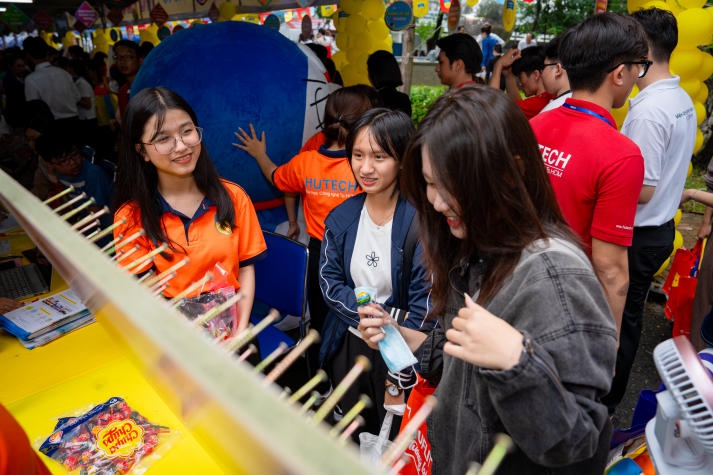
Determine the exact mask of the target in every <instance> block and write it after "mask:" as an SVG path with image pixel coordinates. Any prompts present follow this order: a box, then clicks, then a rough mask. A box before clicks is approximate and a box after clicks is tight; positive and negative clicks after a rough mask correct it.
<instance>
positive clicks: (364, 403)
mask: <svg viewBox="0 0 713 475" xmlns="http://www.w3.org/2000/svg"><path fill="white" fill-rule="evenodd" d="M370 406H371V399H370V398H369V396H367V395H366V394H362V395H361V396H359V400H358V401H357V403H356V404H354V405H353V406H352V408H351V409H349V410H348V411H347V413H346V414H344V416H342V419H341V420H340V421H339V422H337V423H336V424H335V426H334V427H332V430H330V431H329V434H330V435H333V436H336V435H338V434H339V433H340V432H341V431H343V430H344V429H345V428H346V427H347V426H348V425H349V424H350V423H351V422H352V421H353V420H354V419H356V416H358V415H359V413H360V412H361V411H363V410H364V408H366V407H370Z"/></svg>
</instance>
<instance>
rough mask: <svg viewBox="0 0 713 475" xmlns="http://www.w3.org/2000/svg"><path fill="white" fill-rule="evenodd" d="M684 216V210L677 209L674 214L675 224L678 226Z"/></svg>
mask: <svg viewBox="0 0 713 475" xmlns="http://www.w3.org/2000/svg"><path fill="white" fill-rule="evenodd" d="M682 216H683V212H682V211H681V210H680V209H677V210H676V214H674V215H673V225H674V226H678V223H680V222H681V217H682Z"/></svg>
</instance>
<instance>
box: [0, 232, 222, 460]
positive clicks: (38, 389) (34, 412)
mask: <svg viewBox="0 0 713 475" xmlns="http://www.w3.org/2000/svg"><path fill="white" fill-rule="evenodd" d="M8 238H9V240H10V244H11V252H10V253H17V252H19V251H22V250H24V249H27V248H29V247H32V243H31V241H29V239H28V238H27V237H26V236H16V235H13V236H3V237H0V239H8ZM10 253H6V254H10ZM52 280H53V282H52V291H56V290H59V289H61V288H63V287H66V285H65V284H64V282H63V281H62V280H61V277H59V276H56V275H53V279H52ZM113 396H119V397H122V398H124V399H125V400H126V402H127V403H128V404H129V405H130V406H131V407H132V408H134V409H135V410H136V411H138V412H139V413H141V414H142V415H143V416H144V417H146V418H147V419H148V420H149V421H151V422H152V423H154V424H160V425H164V426H168V427H171V428H172V429H175V430H176V431H177V433H178V434H177V436H176V437H174V438H173V439H171V441H170V444H172V445H171V446H170V449H169V450H168V451H166V452H165V453H163V454H162V456H161V458H160V459H159V460H157V461H155V462H154V463H153V464H152V465H151V466H150V469H149V472H148V473H150V474H154V473H155V474H183V473H201V474H221V473H224V472H223V471H222V470H221V469H220V467H219V466H218V465H217V464H216V462H215V461H214V460H213V459H212V458H211V456H210V455H209V454H208V453H207V452H206V451H205V450H204V448H203V447H202V446H201V445H200V444H199V443H198V442H197V441H196V440H195V439H194V438H193V436H192V435H191V433H190V432H189V431H188V429H187V428H186V427H185V426H184V425H183V423H182V422H181V420H180V419H179V418H178V417H177V416H176V415H175V414H174V413H173V412H172V411H171V410H170V409H169V408H168V406H167V405H166V404H165V403H164V402H163V400H162V399H161V397H160V396H159V395H158V394H157V393H156V392H155V391H154V389H153V388H152V386H151V385H150V384H149V383H148V381H146V379H145V378H144V377H143V375H142V374H141V373H140V372H139V371H138V370H137V368H136V367H135V366H134V365H133V364H132V362H131V361H130V360H129V359H128V358H127V357H126V355H125V354H124V353H123V352H122V349H121V348H120V347H119V346H118V345H117V344H116V343H115V342H114V341H112V338H111V336H110V335H109V334H108V333H107V332H106V331H105V330H104V329H103V328H102V326H101V325H100V324H99V323H93V324H91V325H89V326H88V327H85V328H82V329H79V330H76V331H74V332H72V333H70V334H68V335H65V336H63V337H61V338H60V339H58V340H56V341H53V342H51V343H49V344H47V345H46V346H42V347H38V348H35V349H33V350H27V349H25V348H24V347H23V346H22V345H21V344H20V343H19V342H18V341H17V339H16V338H15V337H13V336H12V335H9V334H7V333H5V332H3V331H1V330H0V402H1V403H2V404H3V405H5V406H6V407H7V408H8V410H9V411H10V412H11V413H12V415H13V416H14V417H15V418H16V419H17V420H18V422H19V423H20V425H21V426H22V427H23V428H24V429H25V432H27V435H28V437H29V439H30V442H32V443H33V445H34V446H35V447H39V444H40V443H41V441H42V440H44V439H45V438H46V437H47V436H48V435H49V434H50V432H51V431H52V429H53V428H54V426H55V423H56V419H57V418H58V417H61V416H67V415H76V414H78V413H81V412H84V411H86V410H88V409H90V408H91V407H93V406H95V405H96V404H99V403H102V402H105V401H106V400H108V399H109V398H111V397H113ZM158 451H159V453H160V452H161V450H160V449H158ZM40 457H41V458H42V460H43V461H44V462H45V463H46V464H47V466H48V467H49V468H50V470H51V471H52V473H57V474H66V473H67V472H66V470H65V469H64V468H63V467H62V466H61V465H60V464H58V463H55V462H54V461H52V460H51V459H49V458H48V457H46V456H45V455H40Z"/></svg>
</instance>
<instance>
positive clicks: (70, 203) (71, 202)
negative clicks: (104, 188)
mask: <svg viewBox="0 0 713 475" xmlns="http://www.w3.org/2000/svg"><path fill="white" fill-rule="evenodd" d="M85 199H87V194H86V193H84V192H82V193H80V194H78V195H77V196H75V197H74V198H72V199H71V200H69V201H67V202H66V203H63V204H61V205H59V206H57V207H56V208H55V209H54V212H55V213H57V214H59V213H61V212H62V211H64V210H65V209H67V208H70V207H72V206H74V203H77V202H79V201H82V200H85Z"/></svg>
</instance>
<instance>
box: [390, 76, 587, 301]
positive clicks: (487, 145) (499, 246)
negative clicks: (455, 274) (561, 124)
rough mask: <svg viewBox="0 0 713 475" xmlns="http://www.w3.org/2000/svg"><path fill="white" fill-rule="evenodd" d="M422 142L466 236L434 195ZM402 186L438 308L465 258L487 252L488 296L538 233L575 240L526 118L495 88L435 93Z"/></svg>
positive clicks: (435, 177)
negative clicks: (437, 206)
mask: <svg viewBox="0 0 713 475" xmlns="http://www.w3.org/2000/svg"><path fill="white" fill-rule="evenodd" d="M424 150H425V151H426V152H427V153H428V156H429V158H430V163H431V169H432V172H433V177H432V179H433V180H434V181H435V182H436V183H437V184H439V185H441V186H443V187H444V188H445V189H446V190H448V194H449V195H450V197H451V198H452V199H453V201H454V202H455V203H454V205H455V204H457V206H458V207H459V208H460V219H461V220H462V222H463V225H464V226H465V229H466V236H465V238H464V239H458V238H456V237H455V236H453V235H452V234H451V233H450V230H449V228H448V225H447V223H446V220H445V219H444V217H443V216H442V215H441V214H440V213H438V212H437V211H435V210H434V209H433V206H431V204H430V203H429V201H428V198H427V195H426V182H425V180H424V178H423V173H422V171H421V168H422V163H423V157H422V153H423V151H424ZM402 187H403V189H404V192H405V195H406V196H407V197H408V198H409V199H410V200H411V201H412V202H413V204H414V206H415V207H416V210H417V211H418V214H419V219H420V229H421V240H422V243H423V246H424V254H425V259H426V264H427V266H428V268H429V269H430V270H431V272H432V274H433V285H432V297H433V304H434V314H435V315H439V314H442V313H443V311H444V310H445V306H446V302H447V299H448V294H449V272H450V270H451V269H452V268H453V267H455V266H456V265H458V264H459V263H460V262H461V261H462V260H464V259H466V260H471V259H472V258H474V257H475V256H478V255H480V256H483V257H485V260H486V271H485V276H484V278H483V285H482V287H481V290H480V295H479V296H478V301H479V302H481V303H482V302H486V301H487V300H488V299H489V298H491V297H492V296H493V295H494V294H495V293H496V292H497V291H498V289H499V288H500V287H501V285H502V283H503V281H504V280H505V279H506V278H507V277H508V276H509V275H510V274H511V273H512V271H513V270H514V267H515V265H516V264H517V262H518V259H519V258H520V255H521V253H522V250H523V249H524V248H525V247H526V246H527V245H528V244H530V243H531V242H533V241H534V240H536V239H539V238H545V237H547V236H552V235H557V236H562V237H565V238H567V239H570V240H571V241H573V242H577V238H576V237H575V236H574V234H573V233H572V231H571V230H569V228H568V227H567V225H566V224H565V221H564V218H563V217H562V214H561V212H560V209H559V206H558V205H557V201H556V200H555V195H554V192H553V191H552V188H551V185H550V182H549V179H548V177H547V173H546V171H545V167H544V165H543V163H542V156H541V155H540V152H539V147H538V145H537V141H536V140H535V136H534V134H533V132H532V129H531V128H530V125H529V123H528V121H527V118H526V117H525V115H524V114H523V113H522V111H521V110H520V108H519V107H518V106H517V105H515V103H514V102H512V100H510V99H508V98H507V97H506V96H505V95H504V94H502V93H501V92H500V91H498V90H496V89H493V88H489V87H485V86H467V87H463V88H460V89H458V90H456V91H453V92H447V93H445V94H444V95H443V96H441V97H440V98H439V99H438V100H436V102H435V103H434V104H433V106H432V107H431V109H430V110H429V111H428V113H427V114H426V117H425V118H424V119H423V121H422V122H421V124H420V126H419V128H418V130H417V132H416V135H415V136H414V139H413V140H412V142H411V144H410V145H409V148H408V150H407V152H406V158H405V160H404V169H403V175H402Z"/></svg>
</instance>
